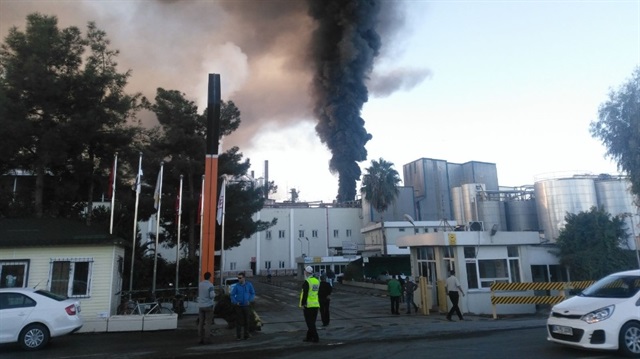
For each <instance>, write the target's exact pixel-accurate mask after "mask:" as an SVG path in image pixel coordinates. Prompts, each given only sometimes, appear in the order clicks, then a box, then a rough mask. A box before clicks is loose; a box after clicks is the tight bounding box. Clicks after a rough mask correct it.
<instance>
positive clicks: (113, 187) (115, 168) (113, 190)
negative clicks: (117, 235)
mask: <svg viewBox="0 0 640 359" xmlns="http://www.w3.org/2000/svg"><path fill="white" fill-rule="evenodd" d="M111 170H112V171H113V172H112V175H111V178H110V179H111V221H110V222H109V234H113V212H114V209H115V205H116V176H117V175H118V152H116V154H115V155H114V160H113V168H112V169H111Z"/></svg>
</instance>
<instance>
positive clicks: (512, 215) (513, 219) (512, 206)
mask: <svg viewBox="0 0 640 359" xmlns="http://www.w3.org/2000/svg"><path fill="white" fill-rule="evenodd" d="M504 206H505V214H506V217H507V230H508V231H514V232H516V231H538V230H540V226H539V225H538V211H537V210H536V202H535V201H534V200H532V199H528V200H525V201H506V202H505V203H504Z"/></svg>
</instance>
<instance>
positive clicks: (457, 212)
mask: <svg viewBox="0 0 640 359" xmlns="http://www.w3.org/2000/svg"><path fill="white" fill-rule="evenodd" d="M451 201H452V207H453V219H454V220H455V221H456V223H459V224H464V223H466V222H467V220H466V218H465V216H464V203H463V199H462V188H460V187H453V188H452V189H451Z"/></svg>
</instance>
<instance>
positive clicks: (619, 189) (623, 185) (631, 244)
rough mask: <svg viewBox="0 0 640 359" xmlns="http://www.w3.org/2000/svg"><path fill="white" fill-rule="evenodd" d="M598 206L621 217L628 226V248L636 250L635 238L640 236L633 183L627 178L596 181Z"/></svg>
mask: <svg viewBox="0 0 640 359" xmlns="http://www.w3.org/2000/svg"><path fill="white" fill-rule="evenodd" d="M595 186H596V195H597V196H598V205H599V206H602V207H603V208H604V210H605V211H607V212H609V213H610V214H611V215H612V216H621V217H623V218H624V221H625V223H626V225H627V228H626V231H627V233H628V234H629V238H627V247H625V248H630V249H636V246H637V244H636V241H635V236H636V235H637V234H638V228H637V225H638V208H637V207H636V206H635V205H634V204H633V195H632V194H631V192H630V187H631V183H630V182H629V181H628V180H627V179H625V178H619V177H616V178H604V179H601V178H599V179H597V180H596V181H595Z"/></svg>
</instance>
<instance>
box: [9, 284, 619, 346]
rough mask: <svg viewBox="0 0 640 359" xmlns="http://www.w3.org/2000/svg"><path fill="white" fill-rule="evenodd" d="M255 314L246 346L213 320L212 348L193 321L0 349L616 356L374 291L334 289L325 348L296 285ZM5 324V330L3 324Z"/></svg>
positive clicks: (267, 290) (265, 294)
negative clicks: (313, 336)
mask: <svg viewBox="0 0 640 359" xmlns="http://www.w3.org/2000/svg"><path fill="white" fill-rule="evenodd" d="M253 282H254V285H255V287H256V290H257V292H258V298H257V299H256V310H257V311H258V313H259V314H260V315H261V318H262V320H263V322H264V323H265V324H264V325H263V327H262V330H261V331H259V332H255V333H254V334H253V337H252V338H250V339H249V340H246V341H235V330H231V329H227V327H226V323H225V322H224V321H223V320H221V319H216V324H215V325H214V343H213V344H211V345H197V341H198V340H197V338H196V336H197V335H196V334H197V332H196V326H195V317H193V316H187V317H185V318H183V319H181V320H180V321H179V328H178V329H177V330H169V331H158V332H127V333H101V334H73V335H69V336H65V337H61V338H55V339H54V340H53V341H52V342H51V343H50V345H49V346H47V347H46V348H45V349H44V350H42V351H39V352H33V353H31V352H24V351H22V349H20V348H19V347H18V346H17V345H13V344H9V345H0V359H4V358H52V359H62V358H205V357H206V358H210V357H211V356H212V355H216V356H219V355H222V356H224V358H225V359H226V358H294V357H295V358H301V357H304V358H305V359H313V358H350V359H356V358H423V357H429V358H450V357H455V358H462V359H464V358H505V359H506V358H519V359H534V358H535V359H538V358H545V359H546V358H549V359H556V358H558V359H559V358H563V359H565V358H569V359H570V358H589V359H596V358H614V357H616V356H615V355H614V354H611V353H600V352H588V351H582V350H575V349H570V348H564V347H560V346H557V345H554V344H551V343H549V342H547V341H546V332H545V328H544V323H545V319H544V317H535V316H534V317H522V318H518V317H514V318H507V319H504V320H497V321H496V320H492V319H491V318H483V317H474V316H467V318H466V320H465V321H463V322H458V321H456V322H453V323H451V322H448V321H446V320H445V318H444V316H443V315H440V314H432V315H430V316H423V315H418V314H411V315H408V314H405V313H404V309H402V310H401V313H402V314H401V315H391V314H390V309H389V300H388V298H386V297H384V296H382V294H383V293H381V292H377V291H371V290H369V291H367V290H360V289H354V288H349V287H346V286H340V285H338V286H336V290H335V292H334V294H333V295H332V313H331V314H332V319H331V324H330V326H329V327H327V328H323V329H321V330H320V343H318V344H310V343H303V342H302V338H304V335H305V331H306V327H305V324H304V321H303V318H302V313H301V310H300V309H299V308H298V307H297V301H298V290H297V286H298V285H299V282H297V281H291V280H287V281H281V282H277V283H276V284H278V285H270V284H265V283H260V282H259V280H258V279H257V278H256V279H254V280H253ZM0 325H1V324H0Z"/></svg>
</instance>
